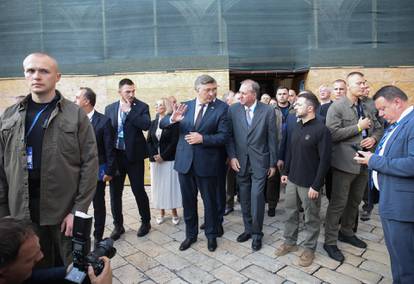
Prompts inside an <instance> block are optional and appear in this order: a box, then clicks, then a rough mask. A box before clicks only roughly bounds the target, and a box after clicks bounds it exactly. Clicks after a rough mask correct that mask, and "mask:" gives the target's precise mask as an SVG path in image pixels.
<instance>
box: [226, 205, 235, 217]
mask: <svg viewBox="0 0 414 284" xmlns="http://www.w3.org/2000/svg"><path fill="white" fill-rule="evenodd" d="M233 211H234V208H233V207H231V208H226V210H224V216H227V215H229V214H230V213H231V212H233Z"/></svg>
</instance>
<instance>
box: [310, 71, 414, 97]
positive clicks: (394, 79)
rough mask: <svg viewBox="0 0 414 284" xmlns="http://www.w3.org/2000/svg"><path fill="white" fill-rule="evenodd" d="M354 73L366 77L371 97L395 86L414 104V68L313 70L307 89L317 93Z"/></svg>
mask: <svg viewBox="0 0 414 284" xmlns="http://www.w3.org/2000/svg"><path fill="white" fill-rule="evenodd" d="M352 71H359V72H362V73H363V74H364V75H365V78H366V79H367V81H368V84H369V86H370V87H371V93H370V95H371V96H373V95H374V94H375V92H376V91H377V90H378V89H380V88H381V87H383V86H385V85H395V86H397V87H399V88H401V89H402V90H403V91H404V92H405V93H406V94H407V96H409V98H410V102H411V103H413V104H414V67H393V68H357V67H349V68H348V67H346V68H345V67H344V68H337V67H336V68H311V69H310V70H309V72H308V74H307V76H306V80H305V88H306V89H308V90H311V91H312V92H315V94H316V93H317V91H318V88H319V86H320V85H322V84H328V85H332V82H333V81H335V80H336V79H346V75H347V74H348V73H350V72H352Z"/></svg>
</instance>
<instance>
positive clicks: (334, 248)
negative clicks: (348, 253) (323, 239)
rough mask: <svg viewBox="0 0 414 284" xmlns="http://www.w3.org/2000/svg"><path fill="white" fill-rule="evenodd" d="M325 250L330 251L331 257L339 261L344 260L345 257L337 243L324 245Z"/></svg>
mask: <svg viewBox="0 0 414 284" xmlns="http://www.w3.org/2000/svg"><path fill="white" fill-rule="evenodd" d="M323 248H324V250H325V251H326V252H327V253H328V255H329V257H330V258H332V259H335V260H336V261H339V262H341V263H342V262H344V260H345V257H344V255H343V254H342V252H341V251H340V250H339V249H338V247H337V246H336V245H325V244H324V245H323Z"/></svg>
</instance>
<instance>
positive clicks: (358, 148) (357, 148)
mask: <svg viewBox="0 0 414 284" xmlns="http://www.w3.org/2000/svg"><path fill="white" fill-rule="evenodd" d="M351 147H352V149H354V150H355V152H356V153H357V155H358V157H361V158H363V157H364V156H363V155H362V154H360V153H359V152H358V151H362V148H361V146H359V145H358V144H352V145H351Z"/></svg>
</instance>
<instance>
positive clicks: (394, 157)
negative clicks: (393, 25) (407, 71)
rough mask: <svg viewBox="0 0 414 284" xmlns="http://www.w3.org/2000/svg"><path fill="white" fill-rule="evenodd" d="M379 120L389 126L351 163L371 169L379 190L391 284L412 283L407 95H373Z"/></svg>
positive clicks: (413, 182)
mask: <svg viewBox="0 0 414 284" xmlns="http://www.w3.org/2000/svg"><path fill="white" fill-rule="evenodd" d="M374 100H375V107H376V108H377V109H378V111H379V115H380V117H382V118H384V119H385V120H386V121H387V122H388V123H389V124H390V125H389V126H388V128H387V129H386V130H385V133H384V136H383V137H382V138H381V140H380V142H379V143H378V146H377V148H376V150H375V154H373V153H371V152H365V151H364V152H363V151H358V152H359V154H361V155H362V156H363V157H358V156H357V155H356V156H355V158H354V159H355V160H356V161H357V162H358V163H360V164H364V165H368V168H369V169H370V170H372V181H373V183H374V185H375V187H376V188H378V190H379V191H380V202H379V212H380V216H381V221H382V228H383V230H384V238H385V244H386V246H387V249H388V252H389V254H390V257H391V270H392V277H393V283H414V270H413V263H414V239H413V238H414V171H413V168H414V111H413V106H410V105H409V102H408V97H407V95H406V94H405V93H404V92H403V91H401V90H400V89H399V88H397V87H395V86H385V87H382V88H381V89H379V90H378V92H377V93H376V94H375V95H374Z"/></svg>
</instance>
